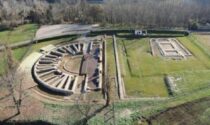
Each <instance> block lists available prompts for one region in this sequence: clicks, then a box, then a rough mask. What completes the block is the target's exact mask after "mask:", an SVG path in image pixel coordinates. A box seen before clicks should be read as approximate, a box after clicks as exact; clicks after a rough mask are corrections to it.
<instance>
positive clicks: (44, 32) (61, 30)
mask: <svg viewBox="0 0 210 125" xmlns="http://www.w3.org/2000/svg"><path fill="white" fill-rule="evenodd" d="M96 26H97V25H78V24H60V25H46V26H42V27H41V28H40V29H38V30H37V33H36V36H35V40H40V39H45V38H51V37H56V36H65V35H71V34H72V35H73V34H86V33H88V32H90V30H91V29H93V28H94V27H96Z"/></svg>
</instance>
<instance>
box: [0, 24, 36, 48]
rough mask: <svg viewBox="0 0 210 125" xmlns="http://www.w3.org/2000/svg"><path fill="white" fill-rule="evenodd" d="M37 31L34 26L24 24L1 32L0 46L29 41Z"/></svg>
mask: <svg viewBox="0 0 210 125" xmlns="http://www.w3.org/2000/svg"><path fill="white" fill-rule="evenodd" d="M37 29H38V26H37V25H36V24H25V25H22V26H19V27H17V28H14V29H13V30H7V31H2V32H0V44H2V43H7V44H12V43H16V42H21V41H25V40H30V39H32V38H33V37H34V35H35V33H36V30H37Z"/></svg>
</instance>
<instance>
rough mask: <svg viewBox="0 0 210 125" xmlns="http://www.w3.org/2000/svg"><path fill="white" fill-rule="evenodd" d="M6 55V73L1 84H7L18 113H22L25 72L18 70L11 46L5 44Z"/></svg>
mask: <svg viewBox="0 0 210 125" xmlns="http://www.w3.org/2000/svg"><path fill="white" fill-rule="evenodd" d="M5 56H6V58H5V59H6V60H5V61H6V65H5V71H4V74H3V75H2V76H1V81H0V84H3V85H5V86H6V88H7V89H8V91H9V95H11V97H12V100H13V102H14V104H15V107H16V110H17V114H20V113H21V112H20V106H21V103H22V95H23V89H22V82H23V76H24V75H23V74H22V73H21V72H19V71H18V70H17V68H18V63H17V62H16V61H15V60H14V58H13V56H12V51H11V48H10V47H8V46H7V45H5Z"/></svg>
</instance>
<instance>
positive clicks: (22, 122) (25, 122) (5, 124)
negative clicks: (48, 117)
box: [0, 120, 56, 125]
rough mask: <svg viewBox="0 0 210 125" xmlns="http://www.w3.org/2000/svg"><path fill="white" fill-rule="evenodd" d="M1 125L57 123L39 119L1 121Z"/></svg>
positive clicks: (45, 124) (46, 124)
mask: <svg viewBox="0 0 210 125" xmlns="http://www.w3.org/2000/svg"><path fill="white" fill-rule="evenodd" d="M0 125H56V124H52V123H49V122H45V121H41V120H37V121H9V122H2V121H0Z"/></svg>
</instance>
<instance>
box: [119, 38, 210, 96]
mask: <svg viewBox="0 0 210 125" xmlns="http://www.w3.org/2000/svg"><path fill="white" fill-rule="evenodd" d="M177 39H178V40H179V41H180V42H181V43H182V44H183V45H184V46H185V47H186V48H188V49H189V50H190V51H191V52H192V54H193V56H192V57H190V58H188V59H187V60H179V61H175V60H169V59H164V58H163V57H154V56H152V55H151V50H150V45H149V39H148V38H144V39H133V40H127V39H118V47H119V51H120V52H119V54H120V55H119V57H120V62H121V69H122V76H123V78H124V82H125V87H126V93H127V94H128V95H129V96H138V97H139V96H140V97H142V96H143V97H157V96H160V97H167V96H168V91H167V88H166V85H165V82H164V75H172V76H175V77H181V78H182V79H181V80H180V81H178V82H177V85H178V88H179V89H180V91H179V93H177V94H182V93H185V92H188V91H194V90H197V89H200V88H202V87H207V86H208V84H209V82H210V78H209V77H208V76H210V70H209V69H210V58H209V56H208V54H207V53H206V52H205V51H203V49H202V48H201V47H199V46H198V45H197V44H199V43H198V41H196V40H194V41H192V40H191V39H192V36H189V37H180V38H177ZM198 78H199V79H198Z"/></svg>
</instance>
